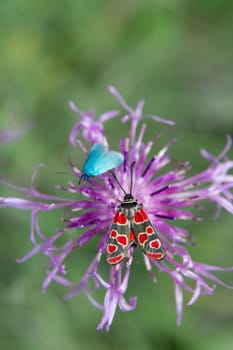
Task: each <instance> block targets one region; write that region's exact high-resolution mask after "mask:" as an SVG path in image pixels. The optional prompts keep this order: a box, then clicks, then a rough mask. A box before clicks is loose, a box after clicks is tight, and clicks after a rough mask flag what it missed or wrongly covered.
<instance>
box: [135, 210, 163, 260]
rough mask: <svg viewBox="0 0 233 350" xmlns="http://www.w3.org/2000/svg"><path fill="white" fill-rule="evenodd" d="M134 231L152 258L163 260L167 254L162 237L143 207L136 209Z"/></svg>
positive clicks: (142, 246)
mask: <svg viewBox="0 0 233 350" xmlns="http://www.w3.org/2000/svg"><path fill="white" fill-rule="evenodd" d="M133 232H134V234H135V237H136V241H137V243H138V245H139V246H140V247H141V248H142V250H143V252H144V253H145V254H146V255H147V256H148V257H150V258H152V259H156V260H163V259H164V258H165V256H166V253H165V250H164V248H163V246H162V243H161V241H160V238H159V236H158V234H157V232H156V230H155V229H154V227H153V225H152V223H151V222H150V220H149V218H148V216H147V214H146V212H145V211H144V209H143V208H139V209H138V210H136V211H135V214H134V219H133Z"/></svg>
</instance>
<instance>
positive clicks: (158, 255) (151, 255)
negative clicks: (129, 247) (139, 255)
mask: <svg viewBox="0 0 233 350" xmlns="http://www.w3.org/2000/svg"><path fill="white" fill-rule="evenodd" d="M146 255H147V256H149V258H153V259H157V260H161V259H163V258H164V254H163V253H146Z"/></svg>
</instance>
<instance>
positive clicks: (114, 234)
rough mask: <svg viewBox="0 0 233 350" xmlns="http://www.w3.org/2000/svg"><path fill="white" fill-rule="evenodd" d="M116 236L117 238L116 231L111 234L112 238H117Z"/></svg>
mask: <svg viewBox="0 0 233 350" xmlns="http://www.w3.org/2000/svg"><path fill="white" fill-rule="evenodd" d="M116 236H117V231H116V230H112V231H111V234H110V237H112V238H116Z"/></svg>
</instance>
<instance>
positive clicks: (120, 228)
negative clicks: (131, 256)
mask: <svg viewBox="0 0 233 350" xmlns="http://www.w3.org/2000/svg"><path fill="white" fill-rule="evenodd" d="M129 236H130V222H129V220H128V218H127V217H126V215H125V214H124V213H121V212H119V211H117V212H116V215H115V217H114V221H113V224H112V228H111V232H110V235H109V238H108V242H107V262H108V263H109V264H111V265H116V264H118V263H119V262H121V261H123V260H124V259H125V258H127V256H128V246H129V243H130V241H129V239H130V237H129Z"/></svg>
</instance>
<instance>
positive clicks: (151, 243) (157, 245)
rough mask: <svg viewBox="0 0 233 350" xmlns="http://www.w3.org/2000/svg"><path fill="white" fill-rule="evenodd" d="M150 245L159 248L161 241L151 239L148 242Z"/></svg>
mask: <svg viewBox="0 0 233 350" xmlns="http://www.w3.org/2000/svg"><path fill="white" fill-rule="evenodd" d="M150 247H151V248H155V249H159V248H160V247H161V242H160V240H159V239H154V240H153V241H151V242H150Z"/></svg>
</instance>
